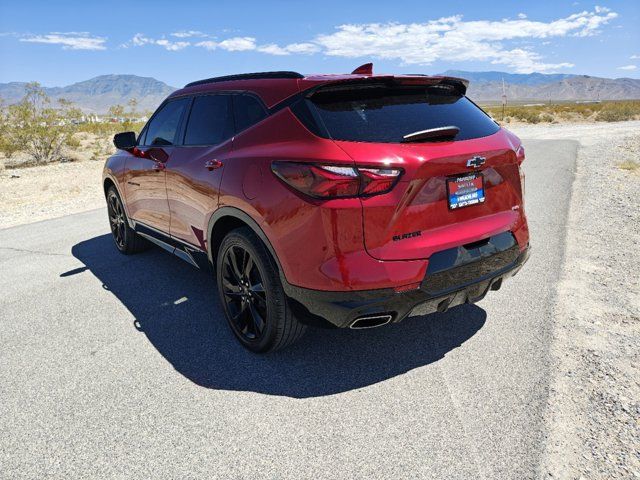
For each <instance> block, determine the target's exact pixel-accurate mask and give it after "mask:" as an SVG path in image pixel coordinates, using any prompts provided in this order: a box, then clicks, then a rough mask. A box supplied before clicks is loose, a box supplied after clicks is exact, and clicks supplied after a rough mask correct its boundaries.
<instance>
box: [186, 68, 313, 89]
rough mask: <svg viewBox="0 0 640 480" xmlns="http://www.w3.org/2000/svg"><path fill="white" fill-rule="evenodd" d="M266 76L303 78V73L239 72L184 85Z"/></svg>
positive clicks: (256, 78)
mask: <svg viewBox="0 0 640 480" xmlns="http://www.w3.org/2000/svg"><path fill="white" fill-rule="evenodd" d="M266 78H304V75H301V74H299V73H298V72H288V71H281V72H256V73H240V74H238V75H225V76H223V77H212V78H205V79H204V80H198V81H196V82H191V83H187V84H186V85H185V88H186V87H193V86H194V85H204V84H206V83H216V82H230V81H233V80H259V79H266Z"/></svg>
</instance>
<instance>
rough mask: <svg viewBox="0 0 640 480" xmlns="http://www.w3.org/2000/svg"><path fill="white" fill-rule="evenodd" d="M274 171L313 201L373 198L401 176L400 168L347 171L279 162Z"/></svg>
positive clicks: (273, 165)
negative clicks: (321, 199) (313, 199)
mask: <svg viewBox="0 0 640 480" xmlns="http://www.w3.org/2000/svg"><path fill="white" fill-rule="evenodd" d="M271 170H272V171H273V173H274V174H275V175H276V176H277V177H278V178H280V179H281V180H282V181H283V182H285V183H286V184H287V185H289V186H291V187H293V188H295V189H296V190H298V191H299V192H302V193H304V194H305V195H309V196H310V197H314V198H323V199H330V198H345V197H359V196H371V195H379V194H382V193H386V192H388V191H389V190H391V189H392V188H393V187H394V185H395V184H396V182H397V181H398V179H399V178H400V176H401V174H402V170H400V169H399V168H372V167H348V166H342V165H325V164H319V163H298V162H287V161H279V162H273V163H272V164H271Z"/></svg>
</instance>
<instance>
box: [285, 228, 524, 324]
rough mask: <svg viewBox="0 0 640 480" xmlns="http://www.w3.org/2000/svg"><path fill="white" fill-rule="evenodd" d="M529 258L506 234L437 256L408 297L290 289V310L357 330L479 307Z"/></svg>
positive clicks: (403, 294) (384, 292)
mask: <svg viewBox="0 0 640 480" xmlns="http://www.w3.org/2000/svg"><path fill="white" fill-rule="evenodd" d="M528 258H529V246H528V245H527V247H526V248H525V249H524V250H522V251H521V250H520V248H519V246H518V244H517V242H516V241H515V238H514V237H513V235H512V234H511V233H510V232H505V233H503V234H500V235H496V236H494V237H490V238H488V239H486V240H485V241H483V242H476V243H475V244H470V245H466V246H460V247H456V248H452V249H448V250H444V251H442V252H437V253H436V254H434V255H432V257H431V258H430V259H429V267H428V269H427V274H426V276H425V278H424V280H423V281H422V283H421V285H420V287H419V288H417V289H415V290H411V291H407V292H401V293H397V292H395V291H394V289H391V288H385V289H377V290H364V291H352V292H327V291H319V290H310V289H306V288H301V287H297V286H294V285H289V284H286V285H284V287H285V292H286V294H287V297H288V301H289V305H290V306H291V309H292V310H293V313H294V314H295V315H296V317H298V318H299V319H300V320H301V321H303V322H305V323H309V324H312V325H326V324H327V322H328V323H329V324H330V325H333V326H335V327H340V328H345V327H353V328H357V327H358V326H363V327H364V326H366V325H369V324H368V323H367V322H363V321H361V319H362V318H363V317H365V318H366V317H379V319H378V320H375V321H373V323H376V322H379V323H380V324H384V323H389V322H399V321H401V320H403V319H404V318H406V317H407V316H409V315H425V314H428V313H433V312H436V311H441V312H443V311H446V310H447V309H448V308H450V307H453V306H456V305H461V304H463V303H474V302H478V301H480V300H482V299H483V298H484V296H485V295H486V294H487V292H488V291H489V290H498V289H499V288H500V287H501V286H502V282H503V281H505V280H506V279H507V278H509V277H512V276H514V275H515V274H516V273H517V272H518V271H519V270H520V268H521V267H522V265H524V263H525V262H526V261H527V260H528ZM354 323H355V324H354ZM371 326H375V325H371Z"/></svg>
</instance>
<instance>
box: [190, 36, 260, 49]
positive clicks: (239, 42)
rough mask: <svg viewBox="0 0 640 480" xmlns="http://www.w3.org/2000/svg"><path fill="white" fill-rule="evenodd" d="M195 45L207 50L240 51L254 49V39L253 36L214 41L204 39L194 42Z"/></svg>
mask: <svg viewBox="0 0 640 480" xmlns="http://www.w3.org/2000/svg"><path fill="white" fill-rule="evenodd" d="M194 45H195V46H196V47H202V48H206V49H207V50H216V49H217V48H220V49H222V50H227V51H229V52H242V51H246V50H255V49H256V39H255V38H253V37H232V38H227V39H226V40H222V41H221V42H215V41H213V40H204V41H202V42H198V43H196V44H194Z"/></svg>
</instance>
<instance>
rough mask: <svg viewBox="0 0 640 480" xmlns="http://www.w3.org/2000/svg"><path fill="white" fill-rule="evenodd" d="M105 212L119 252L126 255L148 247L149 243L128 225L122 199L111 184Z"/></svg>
mask: <svg viewBox="0 0 640 480" xmlns="http://www.w3.org/2000/svg"><path fill="white" fill-rule="evenodd" d="M107 213H108V214H109V226H110V227H111V235H112V236H113V241H114V243H115V244H116V247H117V248H118V250H120V252H122V253H124V254H127V255H128V254H131V253H137V252H141V251H143V250H146V249H147V248H149V243H148V242H147V241H146V240H145V239H144V238H142V237H140V235H138V234H137V233H136V232H135V230H133V228H131V227H130V226H129V221H128V219H127V214H126V213H125V211H124V206H123V205H122V200H120V196H119V195H118V192H117V190H116V189H115V187H113V186H112V187H109V190H107Z"/></svg>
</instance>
